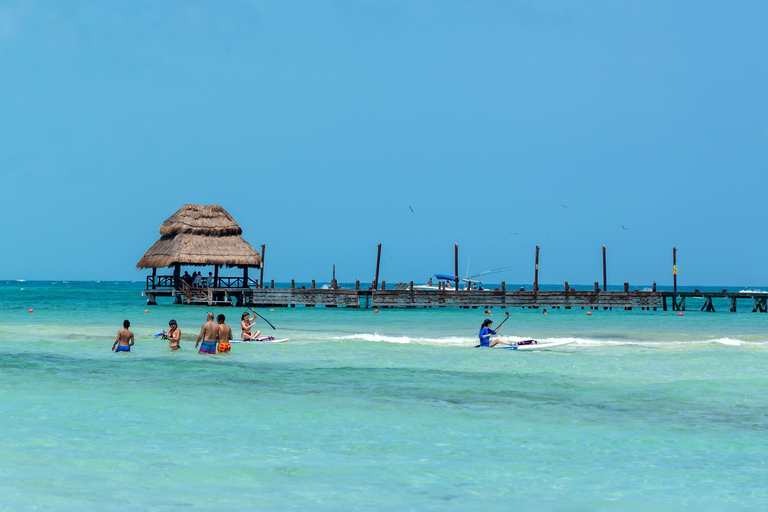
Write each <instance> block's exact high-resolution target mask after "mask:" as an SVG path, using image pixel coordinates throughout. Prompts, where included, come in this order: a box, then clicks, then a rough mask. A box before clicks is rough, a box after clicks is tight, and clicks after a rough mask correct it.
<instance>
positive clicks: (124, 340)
mask: <svg viewBox="0 0 768 512" xmlns="http://www.w3.org/2000/svg"><path fill="white" fill-rule="evenodd" d="M130 326H131V322H129V321H128V320H124V321H123V328H122V329H120V330H119V331H117V338H115V342H114V343H113V344H112V350H113V351H114V352H116V353H117V352H130V351H131V347H132V346H133V333H132V332H131V331H129V330H128V328H129V327H130ZM115 347H117V348H115Z"/></svg>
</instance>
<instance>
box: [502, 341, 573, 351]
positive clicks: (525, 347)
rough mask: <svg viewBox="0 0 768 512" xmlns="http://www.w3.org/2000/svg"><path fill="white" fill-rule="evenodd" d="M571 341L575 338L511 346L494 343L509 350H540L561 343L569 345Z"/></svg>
mask: <svg viewBox="0 0 768 512" xmlns="http://www.w3.org/2000/svg"><path fill="white" fill-rule="evenodd" d="M571 343H576V340H563V341H555V342H553V343H535V344H532V345H512V346H511V347H506V346H499V345H496V347H498V348H506V349H509V350H542V349H545V348H555V347H562V346H563V345H569V344H571Z"/></svg>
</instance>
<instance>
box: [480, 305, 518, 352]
mask: <svg viewBox="0 0 768 512" xmlns="http://www.w3.org/2000/svg"><path fill="white" fill-rule="evenodd" d="M507 320H509V312H507V316H506V318H505V319H504V320H502V321H501V323H500V324H499V325H498V326H496V330H495V331H494V330H493V329H491V325H493V320H491V319H490V318H486V319H485V320H483V325H481V326H480V334H478V336H479V337H480V344H479V345H477V346H478V347H493V346H496V345H507V346H510V347H511V346H512V345H513V344H512V343H509V342H507V341H504V340H502V339H501V338H493V339H491V336H496V331H498V330H499V329H500V328H501V326H502V325H504V322H506V321H507Z"/></svg>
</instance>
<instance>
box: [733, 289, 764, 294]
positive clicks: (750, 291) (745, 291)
mask: <svg viewBox="0 0 768 512" xmlns="http://www.w3.org/2000/svg"><path fill="white" fill-rule="evenodd" d="M739 293H765V290H758V289H754V290H749V289H748V290H739Z"/></svg>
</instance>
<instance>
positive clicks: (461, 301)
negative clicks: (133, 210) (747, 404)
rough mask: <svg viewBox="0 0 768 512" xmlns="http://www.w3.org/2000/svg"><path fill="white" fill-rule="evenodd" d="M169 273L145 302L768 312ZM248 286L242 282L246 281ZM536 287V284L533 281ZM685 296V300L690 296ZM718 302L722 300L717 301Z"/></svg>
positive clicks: (640, 298)
mask: <svg viewBox="0 0 768 512" xmlns="http://www.w3.org/2000/svg"><path fill="white" fill-rule="evenodd" d="M174 282H175V281H174V276H149V277H147V289H146V290H144V291H143V292H142V295H143V296H144V297H146V298H147V304H148V305H155V304H157V301H156V299H157V297H173V298H174V302H175V303H177V304H193V305H206V306H253V307H272V308H274V307H278V308H279V307H285V308H288V307H291V308H293V307H328V308H376V309H378V308H381V309H386V308H445V307H448V308H464V309H470V308H471V309H478V308H482V309H489V308H551V309H561V308H562V309H604V310H611V309H624V310H627V311H629V310H633V309H640V310H653V311H657V310H659V309H661V310H662V311H668V310H671V311H685V310H686V299H691V298H695V299H702V300H703V306H702V307H701V311H709V312H714V311H715V306H714V302H713V299H726V300H727V301H728V302H727V303H726V304H727V305H728V310H729V311H731V312H736V310H737V301H747V302H749V304H750V305H751V306H752V311H753V312H763V313H765V312H768V306H767V305H766V303H767V302H768V293H764V292H749V293H740V292H727V291H725V290H723V291H721V292H700V291H693V292H681V291H677V292H675V291H640V290H632V291H630V290H629V285H628V284H627V283H625V286H624V290H601V289H600V288H599V287H598V286H597V283H596V284H595V288H594V289H590V290H578V291H577V290H574V289H573V288H571V287H570V286H569V285H568V284H567V283H566V285H565V288H564V289H563V290H539V289H537V290H522V289H521V290H507V289H506V285H505V283H502V285H501V287H500V288H496V289H493V290H459V291H458V292H457V291H456V290H455V289H452V288H447V289H446V288H441V289H438V290H420V289H418V288H416V287H414V286H413V283H398V285H397V286H396V288H395V289H386V283H385V282H382V283H381V284H380V285H379V286H381V288H380V289H374V288H373V286H372V285H371V286H370V287H369V288H368V289H360V285H359V283H357V284H356V287H355V288H339V287H335V288H334V287H331V288H314V287H310V288H304V287H296V286H295V285H293V286H292V287H291V288H275V287H274V282H272V283H271V286H268V287H261V285H260V283H259V281H258V280H252V279H247V280H246V279H243V278H241V277H231V278H226V277H224V278H219V279H218V282H217V283H216V284H217V286H211V287H202V288H194V287H191V286H189V285H188V284H187V283H184V282H183V281H182V282H181V284H180V286H179V287H175V286H173V283H174ZM246 284H247V286H244V285H246ZM537 288H538V287H537ZM689 302H690V301H689ZM721 302H723V301H721Z"/></svg>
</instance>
